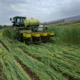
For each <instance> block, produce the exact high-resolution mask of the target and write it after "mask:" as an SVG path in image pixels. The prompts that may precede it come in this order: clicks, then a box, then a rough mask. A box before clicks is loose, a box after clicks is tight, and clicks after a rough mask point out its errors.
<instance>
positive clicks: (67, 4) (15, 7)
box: [0, 0, 80, 25]
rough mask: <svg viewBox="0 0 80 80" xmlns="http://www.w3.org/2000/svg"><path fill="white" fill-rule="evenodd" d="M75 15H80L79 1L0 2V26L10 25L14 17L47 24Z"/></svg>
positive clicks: (2, 0)
mask: <svg viewBox="0 0 80 80" xmlns="http://www.w3.org/2000/svg"><path fill="white" fill-rule="evenodd" d="M76 15H80V0H0V25H11V22H10V18H13V17H14V16H25V17H27V18H36V19H39V20H40V22H48V21H54V20H57V19H62V18H67V17H71V16H76Z"/></svg>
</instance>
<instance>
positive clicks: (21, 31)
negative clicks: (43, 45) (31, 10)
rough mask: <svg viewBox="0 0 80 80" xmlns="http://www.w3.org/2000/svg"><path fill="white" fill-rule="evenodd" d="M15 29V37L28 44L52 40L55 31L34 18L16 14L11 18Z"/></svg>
mask: <svg viewBox="0 0 80 80" xmlns="http://www.w3.org/2000/svg"><path fill="white" fill-rule="evenodd" d="M10 20H11V21H12V23H13V25H12V27H13V29H14V31H15V34H14V38H15V39H17V40H19V41H21V42H24V43H26V44H31V43H40V42H50V41H51V37H53V36H54V32H51V31H48V29H47V27H44V26H43V25H40V21H39V20H37V19H34V18H31V19H27V18H26V17H21V16H15V17H13V19H12V18H10Z"/></svg>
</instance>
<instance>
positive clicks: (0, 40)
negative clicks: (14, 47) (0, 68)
mask: <svg viewBox="0 0 80 80" xmlns="http://www.w3.org/2000/svg"><path fill="white" fill-rule="evenodd" d="M0 43H1V44H2V45H3V46H4V48H5V49H6V50H7V51H9V49H8V47H7V46H6V45H5V44H4V43H3V42H2V41H1V40H0Z"/></svg>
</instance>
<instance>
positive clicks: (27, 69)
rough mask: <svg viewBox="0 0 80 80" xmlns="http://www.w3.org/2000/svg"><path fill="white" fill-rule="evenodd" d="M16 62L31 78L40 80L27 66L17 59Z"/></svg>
mask: <svg viewBox="0 0 80 80" xmlns="http://www.w3.org/2000/svg"><path fill="white" fill-rule="evenodd" d="M15 60H16V61H17V63H19V65H20V66H21V67H22V68H23V70H24V71H25V72H26V73H27V74H28V75H29V76H30V77H31V79H32V80H40V79H39V77H38V76H37V75H36V73H34V72H32V71H31V70H30V69H29V68H28V67H27V66H26V65H24V64H23V63H22V62H21V61H20V60H19V59H18V58H17V57H15Z"/></svg>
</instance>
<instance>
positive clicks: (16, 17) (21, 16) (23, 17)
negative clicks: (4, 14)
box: [13, 16, 26, 18]
mask: <svg viewBox="0 0 80 80" xmlns="http://www.w3.org/2000/svg"><path fill="white" fill-rule="evenodd" d="M13 18H26V17H24V16H15V17H13Z"/></svg>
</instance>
